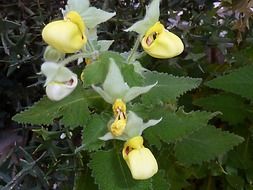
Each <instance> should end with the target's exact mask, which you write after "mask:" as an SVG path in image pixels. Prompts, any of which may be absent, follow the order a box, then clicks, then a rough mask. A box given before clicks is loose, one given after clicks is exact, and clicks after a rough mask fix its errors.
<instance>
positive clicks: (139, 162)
mask: <svg viewBox="0 0 253 190" xmlns="http://www.w3.org/2000/svg"><path fill="white" fill-rule="evenodd" d="M122 154H123V158H124V160H125V161H126V163H127V165H128V167H129V169H130V171H131V174H132V176H133V178H134V179H137V180H144V179H148V178H150V177H152V176H153V175H154V174H156V173H157V171H158V165H157V162H156V159H155V157H154V156H153V154H152V152H151V151H150V150H149V149H148V148H145V147H144V146H143V138H142V137H141V136H136V137H133V138H131V139H129V140H128V141H127V142H126V143H125V144H124V148H123V151H122Z"/></svg>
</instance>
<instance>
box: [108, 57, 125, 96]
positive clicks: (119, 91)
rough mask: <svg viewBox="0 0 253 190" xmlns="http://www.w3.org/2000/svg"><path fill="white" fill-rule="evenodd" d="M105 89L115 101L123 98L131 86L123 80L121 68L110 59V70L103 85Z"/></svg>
mask: <svg viewBox="0 0 253 190" xmlns="http://www.w3.org/2000/svg"><path fill="white" fill-rule="evenodd" d="M103 89H104V91H106V92H107V94H109V95H110V96H111V97H112V98H113V99H117V98H122V97H123V96H124V94H125V93H126V92H127V90H128V89H129V86H128V85H127V84H126V83H125V81H124V79H123V76H122V74H121V72H120V69H119V67H118V66H117V64H116V63H115V61H114V60H113V59H110V65H109V70H108V73H107V76H106V78H105V81H104V83H103Z"/></svg>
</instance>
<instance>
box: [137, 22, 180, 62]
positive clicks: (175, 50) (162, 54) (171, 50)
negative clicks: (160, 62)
mask: <svg viewBox="0 0 253 190" xmlns="http://www.w3.org/2000/svg"><path fill="white" fill-rule="evenodd" d="M141 45H142V47H143V49H144V50H145V52H146V53H147V54H149V55H150V56H152V57H155V58H161V59H166V58H171V57H175V56H177V55H179V54H181V53H182V52H183V50H184V44H183V42H182V40H181V39H180V38H179V37H178V36H177V35H175V34H173V33H171V32H169V31H168V30H166V29H165V28H164V26H163V25H162V24H161V23H160V22H157V23H155V24H154V25H153V26H152V27H151V28H149V30H148V31H147V32H146V34H145V36H144V37H143V39H142V41H141Z"/></svg>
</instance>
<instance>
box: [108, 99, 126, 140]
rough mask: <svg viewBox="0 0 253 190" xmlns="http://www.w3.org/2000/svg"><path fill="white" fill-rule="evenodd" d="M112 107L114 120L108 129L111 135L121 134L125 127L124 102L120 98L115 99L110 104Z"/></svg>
mask: <svg viewBox="0 0 253 190" xmlns="http://www.w3.org/2000/svg"><path fill="white" fill-rule="evenodd" d="M112 109H113V112H114V116H115V120H114V122H113V123H112V124H111V126H110V131H111V133H112V134H113V136H116V137H118V136H120V135H122V134H123V132H124V130H125V128H126V123H127V117H126V104H125V103H124V102H123V101H122V100H121V99H116V100H115V102H114V104H113V106H112Z"/></svg>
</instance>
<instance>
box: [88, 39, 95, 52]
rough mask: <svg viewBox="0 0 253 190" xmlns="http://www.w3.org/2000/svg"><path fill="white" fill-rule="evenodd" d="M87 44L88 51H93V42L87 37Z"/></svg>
mask: <svg viewBox="0 0 253 190" xmlns="http://www.w3.org/2000/svg"><path fill="white" fill-rule="evenodd" d="M87 45H88V47H89V48H90V51H91V52H94V51H95V48H94V46H93V44H92V43H91V41H90V40H89V39H88V40H87Z"/></svg>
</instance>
